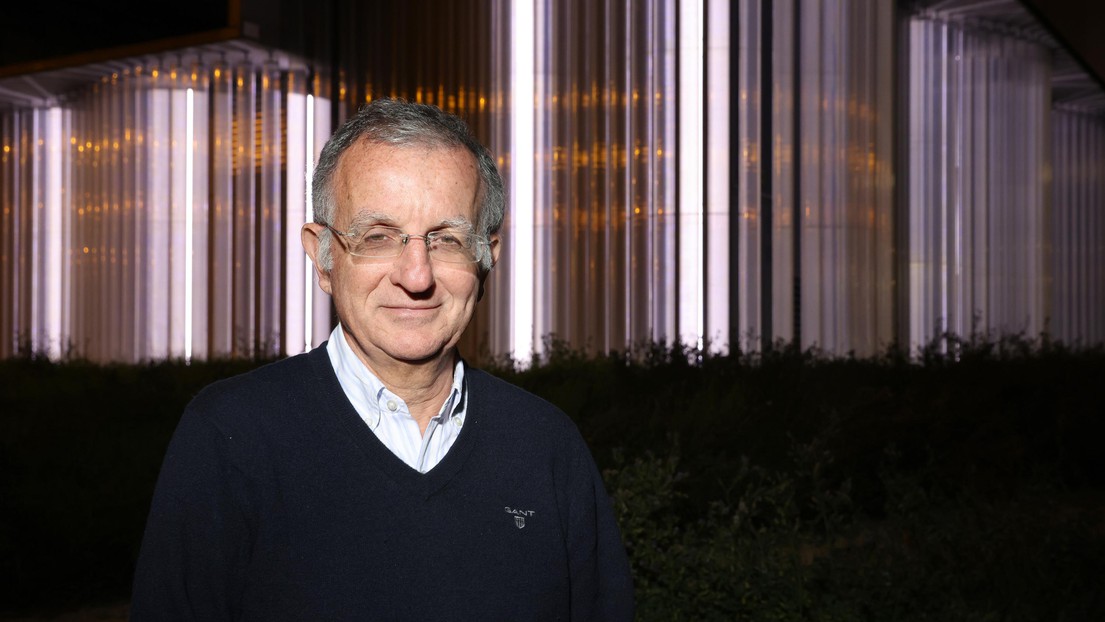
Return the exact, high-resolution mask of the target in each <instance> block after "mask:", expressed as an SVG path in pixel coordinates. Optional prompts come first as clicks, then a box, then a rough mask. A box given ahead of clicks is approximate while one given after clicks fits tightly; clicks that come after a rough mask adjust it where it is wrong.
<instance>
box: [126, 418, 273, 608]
mask: <svg viewBox="0 0 1105 622" xmlns="http://www.w3.org/2000/svg"><path fill="white" fill-rule="evenodd" d="M198 401H199V400H198V399H197V400H196V401H194V402H193V403H192V405H190V406H189V408H188V409H187V410H186V411H185V413H184V416H183V417H182V418H181V421H180V423H179V425H178V426H177V429H176V432H175V433H174V434H173V438H172V441H171V442H170V444H169V448H168V451H167V453H166V455H165V460H164V464H163V465H162V468H161V474H160V476H159V477H158V482H157V487H156V489H155V491H154V498H153V503H152V505H151V507H150V514H149V518H148V520H147V522H146V532H145V536H144V538H143V540H142V548H141V552H140V553H139V557H138V563H137V567H136V570H135V577H134V592H133V596H132V603H131V620H135V621H138V622H141V621H143V620H204V621H208V620H211V621H216V620H231V619H234V618H236V617H238V612H239V605H240V602H241V594H242V588H243V585H244V583H243V575H244V572H243V571H244V568H245V564H246V563H247V561H248V552H249V542H250V541H251V537H250V532H251V529H250V526H249V514H248V512H247V511H246V507H247V506H246V503H245V502H244V499H245V498H246V478H245V476H244V473H243V471H242V468H241V459H240V457H239V454H240V452H241V447H240V446H241V445H242V444H243V441H244V440H245V439H241V438H235V435H234V434H232V433H230V432H227V431H225V430H222V429H220V427H219V426H217V425H216V422H215V420H214V419H213V418H212V417H210V416H207V414H206V413H204V412H201V408H200V407H198V406H197V405H196V404H197V402H198Z"/></svg>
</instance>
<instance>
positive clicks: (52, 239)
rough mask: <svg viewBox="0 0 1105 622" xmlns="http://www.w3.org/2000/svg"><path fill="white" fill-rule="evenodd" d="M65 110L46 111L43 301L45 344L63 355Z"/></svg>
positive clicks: (52, 353)
mask: <svg viewBox="0 0 1105 622" xmlns="http://www.w3.org/2000/svg"><path fill="white" fill-rule="evenodd" d="M61 115H62V110H61V108H58V107H52V108H50V109H49V110H47V112H46V150H47V151H46V157H47V169H46V236H47V237H46V256H45V264H46V275H47V279H48V282H47V283H46V284H45V287H46V299H45V301H43V304H44V307H45V312H46V313H45V315H46V326H44V327H43V328H44V329H45V330H44V331H43V335H42V337H43V342H44V343H43V344H42V346H44V347H45V348H46V353H47V354H48V355H49V356H50V358H53V359H57V358H58V357H60V356H61V340H62V335H61V305H62V302H61V296H62V287H63V286H64V283H65V280H64V279H65V277H64V274H63V270H64V268H63V267H62V260H63V258H64V254H63V252H62V235H63V230H62V224H61V216H62V204H61V193H62V188H63V187H64V184H65V180H64V179H62V174H61V170H62V168H61V164H62V151H63V150H64V148H65V147H64V145H67V144H68V142H67V140H66V137H65V136H64V135H63V134H62V123H61V122H62V118H61ZM40 347H41V346H40Z"/></svg>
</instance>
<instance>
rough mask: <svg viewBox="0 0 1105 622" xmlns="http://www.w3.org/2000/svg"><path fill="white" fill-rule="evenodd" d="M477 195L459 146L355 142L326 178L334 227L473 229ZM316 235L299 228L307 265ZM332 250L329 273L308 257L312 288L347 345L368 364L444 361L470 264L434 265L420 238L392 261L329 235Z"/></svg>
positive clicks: (472, 167) (466, 295) (471, 276)
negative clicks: (329, 307)
mask: <svg viewBox="0 0 1105 622" xmlns="http://www.w3.org/2000/svg"><path fill="white" fill-rule="evenodd" d="M479 199H480V182H479V174H478V172H477V169H476V160H475V158H474V157H473V156H472V154H471V153H469V152H468V151H467V150H466V149H463V148H451V147H425V146H421V145H403V146H390V145H378V144H372V143H367V142H363V141H362V142H360V143H358V144H355V145H353V146H352V147H350V148H349V149H348V150H347V151H346V152H345V153H344V154H343V155H342V157H341V160H340V161H339V162H338V168H337V170H336V171H335V173H334V201H335V210H334V216H333V223H332V225H333V226H334V228H335V229H337V230H338V231H348V230H349V229H350V227H351V226H352V225H356V226H358V227H364V226H368V225H374V224H380V225H387V226H391V227H397V228H399V229H402V230H403V232H405V233H409V234H413V235H419V236H421V235H425V234H426V233H428V232H431V231H436V230H439V229H443V228H445V227H447V226H448V227H454V228H455V227H456V226H457V225H458V223H468V224H469V225H470V226H471V227H472V230H473V231H475V224H476V217H477V210H478V201H479ZM321 229H322V228H321V226H320V225H313V224H309V225H307V226H306V227H305V228H304V236H303V237H304V245H305V246H306V247H307V252H308V254H310V255H311V257H312V259H316V257H317V253H316V252H313V250H312V247H314V250H317V239H318V238H317V236H318V234H319V232H320V231H321ZM312 238H313V239H312ZM497 242H498V240H497V239H495V240H492V248H491V251H492V257H493V258H497V256H498V250H499V248H498V244H497ZM331 250H332V253H333V267H332V268H331V270H330V271H329V272H326V271H324V270H322V268H321V266H319V265H318V261H317V259H316V261H315V266H316V270H317V271H318V275H319V283H320V285H321V286H322V289H323V290H324V291H326V292H327V293H329V294H330V295H331V296H332V297H333V300H334V305H335V307H336V308H337V312H338V318H339V319H340V320H341V323H342V328H343V329H344V330H345V335H346V339H347V340H348V341H349V345H350V347H351V348H353V351H354V352H356V353H357V355H358V356H359V357H360V358H361V359H362V360H363V361H365V362H366V363H367V364H368V365H369V367H370V368H375V369H379V368H380V367H383V366H385V365H391V364H393V363H396V362H403V363H423V362H432V361H434V360H440V359H441V358H443V357H446V356H450V357H451V355H452V349H453V347H454V346H456V344H457V341H458V340H459V339H460V336H461V333H462V332H463V331H464V329H465V327H466V326H467V325H468V322H469V320H470V319H471V318H472V312H473V310H474V308H475V305H476V299H477V293H478V290H479V279H478V276H477V272H476V269H477V266H476V264H474V263H473V264H457V263H445V262H442V261H438V260H433V259H431V258H430V256H429V254H428V253H427V249H426V245H425V244H424V243H423V241H422V239H421V238H412V239H411V240H410V241H409V242H408V243H407V245H406V247H405V248H404V249H403V252H402V254H401V255H400V256H399V257H396V258H393V259H368V258H364V257H357V256H353V255H350V254H349V253H348V252H347V251H346V247H345V246H344V245H343V244H342V243H341V241H340V240H337V239H334V240H332V243H331ZM377 373H379V371H377Z"/></svg>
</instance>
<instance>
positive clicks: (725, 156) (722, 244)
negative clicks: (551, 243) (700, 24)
mask: <svg viewBox="0 0 1105 622" xmlns="http://www.w3.org/2000/svg"><path fill="white" fill-rule="evenodd" d="M707 28H708V32H707V34H708V38H707V50H706V62H707V76H708V84H707V90H706V109H707V111H708V115H707V119H708V122H709V124H710V127H709V131H707V132H706V133H705V136H706V140H707V149H706V154H707V161H706V165H705V166H706V170H707V171H708V173H709V174H708V175H707V176H706V235H707V236H708V238H707V239H708V244H707V251H708V253H709V257H708V260H707V261H708V263H707V267H708V271H707V275H708V282H707V283H706V287H707V290H708V291H709V296H708V297H707V299H706V300H707V302H706V305H707V306H706V310H705V311H706V331H707V333H706V338H707V339H709V340H710V341H711V343H713V344H714V345H715V346H719V347H721V346H724V345H725V344H726V343H730V342H731V340H732V339H734V338H736V337H737V336H736V335H730V334H729V148H730V145H729V51H730V44H729V41H730V39H729V1H728V0H710V23H709V25H708V26H707ZM680 101H683V100H682V99H681V100H680Z"/></svg>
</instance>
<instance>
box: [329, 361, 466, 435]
mask: <svg viewBox="0 0 1105 622" xmlns="http://www.w3.org/2000/svg"><path fill="white" fill-rule="evenodd" d="M347 342H348V339H347ZM349 346H350V349H352V350H353V353H354V354H355V355H356V356H357V358H358V359H360V361H361V362H362V363H364V365H365V366H366V367H367V368H368V370H369V371H370V372H372V374H373V375H375V376H376V377H377V378H379V379H380V382H381V383H383V385H384V387H386V388H387V390H388V391H391V392H392V393H394V394H396V395H398V396H399V397H400V398H402V400H403V401H404V402H406V404H407V408H408V409H409V410H410V413H411V417H413V418H414V420H415V421H417V422H418V429H419V431H420V432H422V433H425V432H426V426H428V425H429V423H430V419H433V418H434V417H436V416H437V414H438V413H439V412H440V411H441V406H442V405H443V404H445V400H446V399H448V397H449V393H450V391H452V388H453V375H454V371H455V367H456V361H457V353H456V350H455V349H450V350H447V351H446V352H444V353H442V355H441V356H439V357H435V358H433V359H429V360H426V361H418V362H414V363H409V362H405V361H396V360H392V359H386V360H375V359H373V358H372V357H370V356H368V355H367V354H366V353H365V352H364V351H362V350H361V349H360V348H358V347H356V345H354V344H353V343H349Z"/></svg>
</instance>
